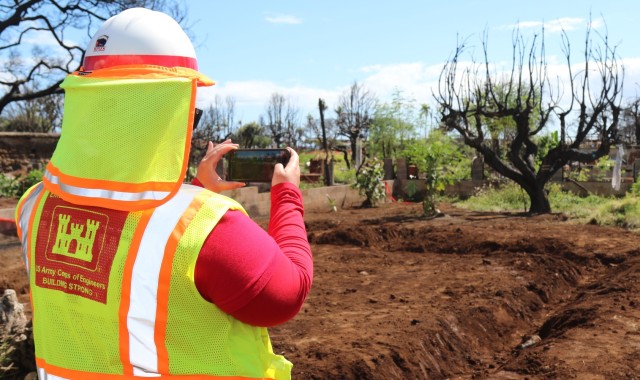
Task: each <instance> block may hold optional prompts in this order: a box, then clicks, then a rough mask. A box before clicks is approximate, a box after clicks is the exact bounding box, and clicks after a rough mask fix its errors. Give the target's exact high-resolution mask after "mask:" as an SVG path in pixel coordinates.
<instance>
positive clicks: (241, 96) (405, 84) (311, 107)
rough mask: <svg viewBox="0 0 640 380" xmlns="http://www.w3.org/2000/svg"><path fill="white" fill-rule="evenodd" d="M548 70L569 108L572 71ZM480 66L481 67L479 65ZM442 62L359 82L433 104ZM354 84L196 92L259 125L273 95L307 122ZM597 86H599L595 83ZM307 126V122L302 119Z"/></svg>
mask: <svg viewBox="0 0 640 380" xmlns="http://www.w3.org/2000/svg"><path fill="white" fill-rule="evenodd" d="M547 60H548V61H547V72H548V75H549V80H550V81H551V86H552V88H551V90H552V91H553V93H554V96H561V98H562V99H561V105H562V106H568V104H567V103H568V101H569V100H570V93H569V92H570V87H569V86H568V83H569V82H568V80H569V71H568V69H567V65H566V62H565V61H564V59H563V58H562V57H554V56H549V57H547ZM620 63H621V65H622V66H624V68H625V82H624V83H625V87H624V99H625V100H626V99H630V98H633V97H638V96H640V58H625V59H621V61H620ZM476 64H477V63H476ZM508 64H509V62H504V63H500V62H496V63H495V64H492V65H491V70H494V73H500V72H502V71H504V72H505V73H506V72H507V71H505V70H507V69H508V68H509V66H508ZM442 67H443V64H434V65H426V64H424V63H422V62H412V63H398V64H391V65H371V66H366V67H362V68H360V69H359V70H358V75H356V78H354V79H355V80H357V81H358V83H361V84H364V86H365V87H366V88H367V89H368V90H370V91H371V92H372V93H373V94H374V95H375V96H376V97H377V98H378V99H379V100H380V101H382V102H386V101H389V100H391V95H392V94H393V92H394V91H396V90H400V91H402V95H403V97H404V98H405V99H414V100H415V101H416V104H422V103H428V104H431V105H432V106H434V105H435V104H434V103H435V101H434V98H433V92H436V91H437V86H438V80H439V76H440V73H441V71H442ZM470 67H474V64H473V63H472V62H470V61H464V60H463V61H459V62H458V69H460V70H462V69H466V68H470ZM583 69H584V63H583V62H574V63H573V67H572V70H573V74H574V75H576V74H578V73H579V72H580V70H583ZM350 85H351V83H345V84H344V85H343V86H341V87H336V88H320V87H311V86H305V85H302V84H296V85H292V86H287V85H282V84H278V83H275V82H272V81H235V82H222V83H220V84H218V85H216V86H213V87H208V88H200V89H199V90H198V104H199V106H201V107H206V105H208V104H210V103H212V102H213V99H214V98H215V96H216V95H220V96H222V97H226V96H231V97H233V98H234V99H235V101H236V113H237V117H236V120H241V121H243V122H249V121H257V120H258V117H259V116H260V115H261V114H264V110H265V107H266V104H267V102H268V100H269V97H270V96H271V94H273V93H275V92H277V93H279V94H282V95H284V96H286V97H289V98H290V99H291V101H292V102H293V104H294V105H296V106H297V107H298V108H299V109H300V116H301V118H304V117H305V116H306V115H307V114H308V113H311V114H312V115H314V116H316V117H317V115H318V99H319V98H322V99H324V100H325V102H326V103H327V105H328V106H329V110H330V112H332V111H333V109H334V108H335V106H336V105H337V102H338V99H339V97H340V95H342V94H343V93H344V91H345V90H347V89H348V88H349V86H350ZM594 86H596V87H597V84H596V83H595V82H594ZM301 121H302V122H303V120H301Z"/></svg>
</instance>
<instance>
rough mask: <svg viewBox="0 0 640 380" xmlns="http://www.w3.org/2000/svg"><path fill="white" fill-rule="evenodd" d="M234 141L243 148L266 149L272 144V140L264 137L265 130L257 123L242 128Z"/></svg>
mask: <svg viewBox="0 0 640 380" xmlns="http://www.w3.org/2000/svg"><path fill="white" fill-rule="evenodd" d="M234 141H236V142H237V143H238V144H239V145H240V147H241V148H266V147H268V146H269V145H270V144H271V139H269V137H267V136H265V135H264V129H263V128H262V127H261V126H260V124H258V123H256V122H255V121H254V122H251V123H247V124H245V125H243V126H242V127H240V128H239V129H238V131H237V132H236V135H235V139H234Z"/></svg>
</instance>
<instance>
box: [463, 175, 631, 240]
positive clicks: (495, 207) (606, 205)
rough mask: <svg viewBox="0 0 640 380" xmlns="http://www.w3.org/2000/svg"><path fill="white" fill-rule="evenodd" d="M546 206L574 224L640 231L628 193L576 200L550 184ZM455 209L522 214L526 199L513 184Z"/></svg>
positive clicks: (482, 191) (483, 191) (488, 190)
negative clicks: (622, 196) (618, 196)
mask: <svg viewBox="0 0 640 380" xmlns="http://www.w3.org/2000/svg"><path fill="white" fill-rule="evenodd" d="M547 190H548V191H549V203H550V204H551V210H552V212H554V213H562V214H564V215H565V216H567V217H568V218H569V220H572V221H574V222H576V223H584V224H586V223H589V224H597V225H601V226H616V227H622V228H626V229H630V230H640V196H639V195H637V194H635V193H629V194H627V195H626V196H625V197H624V198H615V197H603V196H597V195H589V196H587V197H580V196H577V195H575V194H573V193H570V192H566V191H563V190H562V189H561V187H560V185H558V184H550V185H549V186H548V187H547ZM453 201H454V203H455V204H456V205H457V206H458V207H462V208H466V209H469V210H474V211H489V212H523V211H527V210H528V209H529V197H528V196H527V193H526V192H524V190H522V189H521V188H520V187H519V186H517V185H516V184H515V183H512V182H511V183H507V184H504V185H502V186H500V187H495V186H487V187H483V188H480V189H478V190H477V191H476V194H475V195H474V196H472V197H470V198H468V199H465V200H460V201H456V200H453Z"/></svg>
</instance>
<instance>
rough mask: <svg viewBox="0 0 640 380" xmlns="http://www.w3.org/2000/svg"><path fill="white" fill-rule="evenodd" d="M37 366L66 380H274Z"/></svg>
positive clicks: (46, 365) (43, 363)
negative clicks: (105, 372) (126, 373)
mask: <svg viewBox="0 0 640 380" xmlns="http://www.w3.org/2000/svg"><path fill="white" fill-rule="evenodd" d="M36 365H37V366H38V367H39V368H42V369H44V370H45V371H47V374H49V375H54V376H59V377H63V378H66V379H74V380H75V379H89V380H123V379H124V380H141V379H163V380H164V379H173V380H273V379H271V378H252V377H242V376H207V375H160V376H157V377H141V376H133V375H111V374H104V373H93V372H84V371H75V370H71V369H66V368H61V367H57V366H54V365H51V364H47V362H45V361H44V359H41V358H36Z"/></svg>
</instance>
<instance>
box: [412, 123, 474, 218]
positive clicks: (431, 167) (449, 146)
mask: <svg viewBox="0 0 640 380" xmlns="http://www.w3.org/2000/svg"><path fill="white" fill-rule="evenodd" d="M402 155H403V156H405V157H407V158H408V159H409V161H410V162H411V163H412V164H414V165H416V166H417V168H418V171H419V172H420V173H421V175H422V176H424V184H425V197H424V199H423V201H422V206H423V210H424V214H425V215H426V216H434V215H436V214H438V213H439V212H440V211H439V210H438V209H437V205H436V201H437V197H438V194H439V193H440V192H442V191H443V190H444V189H445V187H446V185H448V184H452V183H454V182H455V181H457V180H461V179H463V178H466V177H468V173H469V168H470V167H471V165H470V160H469V158H468V157H466V156H465V154H464V149H461V148H460V147H459V146H458V145H457V144H456V143H455V142H454V141H453V140H452V139H451V137H449V136H447V135H446V134H444V133H443V132H441V131H439V130H434V131H432V132H431V133H430V134H429V136H428V138H427V139H426V140H413V141H411V143H410V144H408V146H407V147H406V148H405V149H404V150H403V151H402Z"/></svg>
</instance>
